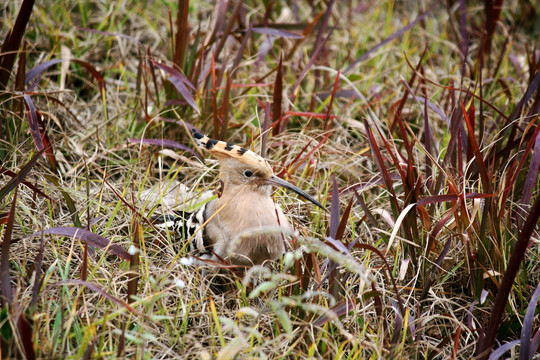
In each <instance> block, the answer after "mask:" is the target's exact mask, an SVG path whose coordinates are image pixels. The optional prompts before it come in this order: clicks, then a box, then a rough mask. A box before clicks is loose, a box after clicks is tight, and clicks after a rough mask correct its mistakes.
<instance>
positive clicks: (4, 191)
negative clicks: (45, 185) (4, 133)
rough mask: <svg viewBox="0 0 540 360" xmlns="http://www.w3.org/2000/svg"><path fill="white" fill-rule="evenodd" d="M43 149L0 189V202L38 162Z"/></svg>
mask: <svg viewBox="0 0 540 360" xmlns="http://www.w3.org/2000/svg"><path fill="white" fill-rule="evenodd" d="M44 151H45V149H43V150H41V151H39V152H38V153H37V154H35V155H34V156H33V157H32V158H31V159H30V161H28V162H27V163H26V165H24V166H23V168H22V169H21V171H19V172H18V173H17V176H15V177H13V178H12V179H11V180H10V181H8V182H7V184H6V185H4V187H3V188H2V189H0V201H1V200H2V199H3V198H5V197H6V195H7V194H9V193H10V192H11V190H13V189H14V188H15V187H16V186H17V185H18V184H19V183H20V182H21V181H22V180H23V179H24V178H25V177H26V175H28V172H30V170H31V169H32V167H33V166H34V165H35V163H36V162H37V161H38V159H39V157H40V156H41V155H42V154H43V152H44Z"/></svg>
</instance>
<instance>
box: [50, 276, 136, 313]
mask: <svg viewBox="0 0 540 360" xmlns="http://www.w3.org/2000/svg"><path fill="white" fill-rule="evenodd" d="M55 285H56V286H65V285H79V286H84V287H86V288H88V289H90V290H92V291H94V292H96V293H98V294H100V295H102V296H104V297H106V298H107V299H109V300H110V301H112V302H114V303H115V304H118V305H120V306H121V307H123V308H124V309H126V310H128V311H129V312H130V313H135V310H134V309H133V307H131V305H129V304H128V303H126V302H125V301H122V300H120V299H118V298H116V297H114V296H113V295H111V294H109V293H108V292H106V291H105V290H103V289H102V288H100V287H99V286H97V285H94V284H91V283H89V282H87V281H83V280H76V279H71V280H65V281H61V282H59V283H57V284H55Z"/></svg>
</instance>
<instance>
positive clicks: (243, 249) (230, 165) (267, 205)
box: [156, 130, 326, 266]
mask: <svg viewBox="0 0 540 360" xmlns="http://www.w3.org/2000/svg"><path fill="white" fill-rule="evenodd" d="M193 137H194V139H195V142H196V143H197V145H198V146H199V147H201V148H203V149H206V150H208V151H209V152H210V154H212V155H213V156H215V157H216V158H217V160H218V162H219V166H220V169H219V177H220V179H221V181H222V189H221V191H222V193H221V197H219V198H217V199H214V200H212V201H210V202H207V203H205V204H204V205H203V206H202V207H201V208H200V209H199V210H197V211H195V212H184V211H179V212H175V214H174V215H163V216H160V217H158V218H156V220H157V222H158V223H159V222H160V223H161V224H158V225H157V227H158V228H161V229H165V228H167V229H168V230H170V231H172V232H174V233H175V234H176V235H177V236H179V237H181V238H182V239H184V240H191V242H190V244H189V251H190V254H191V255H193V257H194V258H195V259H200V260H199V261H197V262H196V263H197V264H199V265H202V264H204V260H214V261H222V260H224V261H226V262H228V263H229V264H233V265H248V266H250V265H257V264H262V263H264V262H265V261H269V260H275V259H277V258H278V257H279V256H280V255H281V254H282V253H283V252H284V251H285V246H284V239H285V237H284V234H287V233H290V232H291V226H290V224H289V222H288V221H287V218H286V217H285V215H284V214H283V211H282V209H281V207H280V206H279V205H277V204H276V203H275V202H274V200H273V199H272V197H271V195H272V187H273V186H281V187H284V188H286V189H289V190H292V191H293V192H295V193H296V194H298V195H300V196H302V197H303V198H305V199H306V200H309V201H311V202H312V203H313V204H315V205H317V206H319V207H320V208H322V209H324V210H325V211H326V209H325V207H324V206H323V205H321V204H320V203H319V202H317V201H316V200H315V199H314V198H312V197H311V196H310V195H308V194H307V193H306V192H305V191H303V190H301V189H299V188H297V187H296V186H294V185H292V184H290V183H289V182H287V181H285V180H283V179H281V178H279V177H277V176H276V175H274V172H273V170H272V167H271V166H270V164H268V162H267V161H266V160H265V159H263V158H262V157H261V156H259V155H257V154H256V153H254V152H253V151H251V150H248V149H245V148H243V147H240V146H237V145H232V144H228V143H226V142H223V141H218V140H213V139H210V138H208V137H207V136H205V135H202V134H200V133H199V132H197V131H196V130H193ZM201 260H202V261H201Z"/></svg>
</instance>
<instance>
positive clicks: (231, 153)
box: [192, 129, 272, 172]
mask: <svg viewBox="0 0 540 360" xmlns="http://www.w3.org/2000/svg"><path fill="white" fill-rule="evenodd" d="M192 131H193V138H194V139H195V142H196V143H197V145H199V147H200V148H202V149H206V150H208V151H209V152H210V153H211V154H212V155H214V156H215V157H217V158H218V159H220V158H221V159H223V158H225V159H226V158H232V159H236V160H238V161H240V162H242V163H244V164H246V165H249V166H253V167H262V168H266V169H265V170H267V171H268V169H269V170H270V171H271V172H272V169H271V167H270V165H269V164H268V163H267V162H266V160H264V159H263V158H262V157H261V156H260V155H258V154H256V153H254V152H253V151H251V150H248V149H246V148H243V147H241V146H238V145H234V144H230V143H226V142H225V141H220V140H214V139H210V138H209V137H208V136H206V135H203V134H201V133H200V132H198V131H197V130H195V129H193V130H192Z"/></svg>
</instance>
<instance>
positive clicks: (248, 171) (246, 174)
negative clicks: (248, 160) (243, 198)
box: [244, 170, 253, 177]
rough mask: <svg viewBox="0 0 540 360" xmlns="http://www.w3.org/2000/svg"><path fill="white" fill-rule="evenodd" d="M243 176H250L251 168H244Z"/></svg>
mask: <svg viewBox="0 0 540 360" xmlns="http://www.w3.org/2000/svg"><path fill="white" fill-rule="evenodd" d="M244 176H245V177H251V176H253V173H252V172H251V170H245V171H244Z"/></svg>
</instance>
